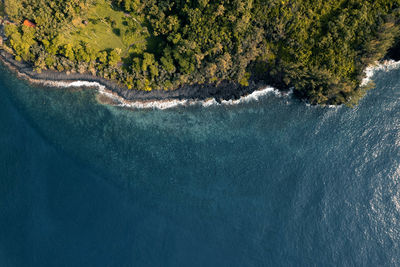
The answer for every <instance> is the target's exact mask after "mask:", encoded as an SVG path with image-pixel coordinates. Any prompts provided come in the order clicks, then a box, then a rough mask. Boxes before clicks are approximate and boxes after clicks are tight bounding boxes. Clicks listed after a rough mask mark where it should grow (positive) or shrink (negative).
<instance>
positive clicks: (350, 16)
mask: <svg viewBox="0 0 400 267" xmlns="http://www.w3.org/2000/svg"><path fill="white" fill-rule="evenodd" d="M5 12H6V14H7V15H8V17H9V19H11V20H12V21H14V22H15V23H16V25H7V26H6V28H5V33H6V35H7V36H8V37H9V41H8V43H7V45H8V46H10V47H11V48H12V49H13V51H14V53H15V55H16V58H17V59H22V60H25V61H29V62H32V64H33V65H34V67H35V69H36V70H38V71H40V70H42V69H57V70H60V71H79V72H91V73H93V74H96V75H99V76H101V77H105V78H108V79H114V80H116V81H118V82H120V83H122V84H125V85H126V86H127V87H128V88H131V89H137V90H155V89H164V90H166V89H170V90H171V89H175V88H177V87H179V86H182V85H188V84H203V83H219V82H222V81H233V82H237V83H240V84H242V85H243V86H248V84H249V83H248V80H249V79H250V78H254V79H261V80H265V81H268V82H270V83H272V84H273V85H275V86H278V87H285V88H289V87H293V88H294V91H295V93H296V94H297V95H298V96H300V97H301V98H304V99H307V100H308V101H310V102H311V103H315V104H317V103H321V104H342V103H349V102H354V101H356V100H357V99H358V98H359V97H360V96H362V95H363V93H364V89H363V88H362V87H360V82H361V79H362V76H363V70H364V69H365V67H366V66H367V65H368V64H371V63H372V62H374V61H376V60H380V59H382V58H383V57H384V56H385V54H386V53H387V51H388V50H389V49H390V48H391V47H393V46H394V45H395V43H396V42H398V41H399V37H400V26H399V25H400V23H399V22H400V21H399V17H400V0H312V1H311V0H216V1H209V0H113V1H111V0H58V1H49V0H5ZM25 19H28V20H30V21H32V22H34V23H35V24H36V25H37V26H36V27H35V28H29V27H26V26H24V25H22V22H23V20H25ZM78 37H79V38H78ZM107 37H108V38H107ZM96 38H97V39H96ZM72 39H73V40H75V41H74V42H71V40H72ZM110 40H115V42H114V43H111V42H110Z"/></svg>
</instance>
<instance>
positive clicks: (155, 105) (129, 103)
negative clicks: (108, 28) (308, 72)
mask: <svg viewBox="0 0 400 267" xmlns="http://www.w3.org/2000/svg"><path fill="white" fill-rule="evenodd" d="M42 84H43V85H45V86H50V87H59V88H60V87H61V88H71V87H89V88H96V89H97V90H98V92H99V94H100V95H102V96H105V97H106V98H108V99H110V100H112V104H111V105H113V106H119V107H125V108H134V109H169V108H174V107H178V106H195V105H201V106H203V107H210V106H216V105H238V104H241V103H248V102H252V101H258V100H259V99H260V98H262V97H264V96H266V95H269V94H274V95H275V96H278V97H281V96H289V95H291V94H292V93H293V90H292V89H291V90H290V91H289V92H287V93H283V92H281V91H279V90H277V89H275V88H273V87H266V88H264V89H260V90H256V91H254V92H253V93H251V94H249V95H246V96H242V97H240V98H239V99H235V100H221V101H217V100H216V99H215V98H210V99H207V100H194V99H163V100H127V99H125V98H123V97H121V96H119V95H118V94H117V93H115V92H113V91H111V90H109V89H107V88H106V87H105V86H104V85H102V84H100V83H98V82H89V81H73V82H60V81H43V82H42Z"/></svg>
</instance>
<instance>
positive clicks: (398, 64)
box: [0, 49, 400, 109]
mask: <svg viewBox="0 0 400 267" xmlns="http://www.w3.org/2000/svg"><path fill="white" fill-rule="evenodd" d="M0 61H1V62H2V63H3V64H4V65H5V66H6V67H7V68H8V69H9V70H11V71H13V72H15V73H16V74H17V76H18V77H19V78H21V79H24V80H26V81H28V82H30V83H32V84H36V85H41V86H44V87H55V88H72V87H75V88H78V87H81V88H82V87H85V88H95V89H96V90H97V92H98V96H96V100H97V101H98V102H99V103H101V104H104V105H112V106H118V107H124V108H133V109H154V108H156V109H168V108H172V107H176V106H194V105H200V106H203V107H209V106H213V105H237V104H240V103H243V102H250V101H252V100H254V101H257V100H258V99H259V98H260V97H262V96H265V95H267V94H271V93H273V94H275V95H277V96H288V95H292V94H293V89H289V90H279V89H276V88H274V87H271V86H269V85H267V84H266V83H265V82H263V81H260V82H255V81H251V85H250V86H248V87H243V86H239V85H237V84H234V83H228V82H225V83H221V84H220V85H218V86H216V85H213V84H206V85H188V86H184V87H180V88H178V89H175V90H170V91H164V90H157V91H155V90H153V91H150V92H145V91H138V90H135V89H131V90H129V89H127V88H124V87H122V86H120V85H118V84H117V83H116V82H113V81H110V80H107V79H105V78H101V77H97V76H94V75H92V74H85V73H83V74H80V73H70V74H67V73H65V72H58V71H51V70H46V71H43V72H42V73H37V72H35V71H34V70H33V68H32V67H31V66H30V65H29V64H28V63H26V62H19V61H16V60H14V59H13V56H12V55H11V54H10V53H8V52H6V51H5V50H4V49H0ZM398 68H400V61H395V60H393V59H385V60H382V61H380V62H375V63H374V64H372V65H370V66H368V67H367V68H366V69H365V70H364V74H365V76H364V78H363V80H362V81H361V84H360V86H366V85H367V84H368V83H370V82H371V81H372V77H373V76H374V74H375V73H376V71H390V70H393V69H398ZM329 107H331V106H329Z"/></svg>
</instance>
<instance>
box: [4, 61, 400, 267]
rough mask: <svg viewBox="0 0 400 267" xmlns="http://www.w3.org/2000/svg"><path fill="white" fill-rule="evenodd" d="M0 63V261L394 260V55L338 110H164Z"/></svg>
mask: <svg viewBox="0 0 400 267" xmlns="http://www.w3.org/2000/svg"><path fill="white" fill-rule="evenodd" d="M0 71H1V73H0V94H1V96H0V122H1V128H0V263H1V264H0V265H1V266H266V265H268V266H287V265H295V266H299V265H300V266H309V265H319V266H330V265H331V266H336V265H362V266H365V265H371V266H376V265H388V266H390V265H393V266H396V265H399V264H400V256H399V255H400V248H399V241H400V232H399V229H400V227H399V226H400V225H399V219H400V184H399V181H400V167H399V166H400V165H399V163H400V148H399V146H400V122H399V118H400V117H399V115H400V101H399V97H400V93H399V92H400V70H394V71H391V72H380V73H378V74H377V75H376V76H375V82H376V84H377V88H376V89H374V90H372V91H370V92H369V93H368V95H367V96H366V97H365V98H364V99H363V100H362V101H361V103H360V105H359V106H357V107H355V108H353V109H350V108H347V107H340V108H322V107H307V106H305V105H304V104H303V103H300V102H298V101H296V100H294V99H292V98H290V97H277V96H274V95H273V94H271V95H268V96H265V97H264V98H263V99H262V100H261V101H259V102H250V103H245V104H241V105H238V106H214V107H210V108H201V107H196V106H194V107H189V108H184V107H180V108H174V109H169V110H164V111H160V110H134V111H132V110H124V109H120V108H116V107H108V106H103V105H100V104H98V103H97V102H96V101H95V93H94V92H93V91H90V90H60V89H43V88H40V87H32V86H29V85H28V84H26V83H25V82H22V81H19V80H17V79H16V78H14V76H13V75H12V74H10V73H9V72H8V71H6V70H5V69H4V68H1V69H0Z"/></svg>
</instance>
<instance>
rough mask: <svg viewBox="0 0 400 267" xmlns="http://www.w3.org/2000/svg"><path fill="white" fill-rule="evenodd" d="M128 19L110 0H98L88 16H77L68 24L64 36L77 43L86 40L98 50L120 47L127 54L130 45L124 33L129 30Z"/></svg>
mask: <svg viewBox="0 0 400 267" xmlns="http://www.w3.org/2000/svg"><path fill="white" fill-rule="evenodd" d="M127 19H129V18H128V17H127V16H126V15H125V13H124V12H122V11H116V10H114V9H113V8H112V6H111V4H110V2H109V1H106V0H97V1H96V3H95V4H94V5H93V6H92V7H91V8H90V9H89V10H88V13H87V18H76V19H75V20H74V21H73V22H72V24H71V25H67V26H66V32H65V33H64V38H65V40H68V42H70V43H72V44H75V45H76V44H79V43H80V42H85V43H87V44H88V45H89V46H91V47H93V48H95V49H97V50H107V49H115V48H120V49H121V50H122V52H123V54H125V53H127V50H128V48H129V46H130V44H129V43H126V42H124V38H123V33H125V31H127V30H129V28H128V26H127V23H126V20H127ZM85 22H86V23H87V24H85Z"/></svg>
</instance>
